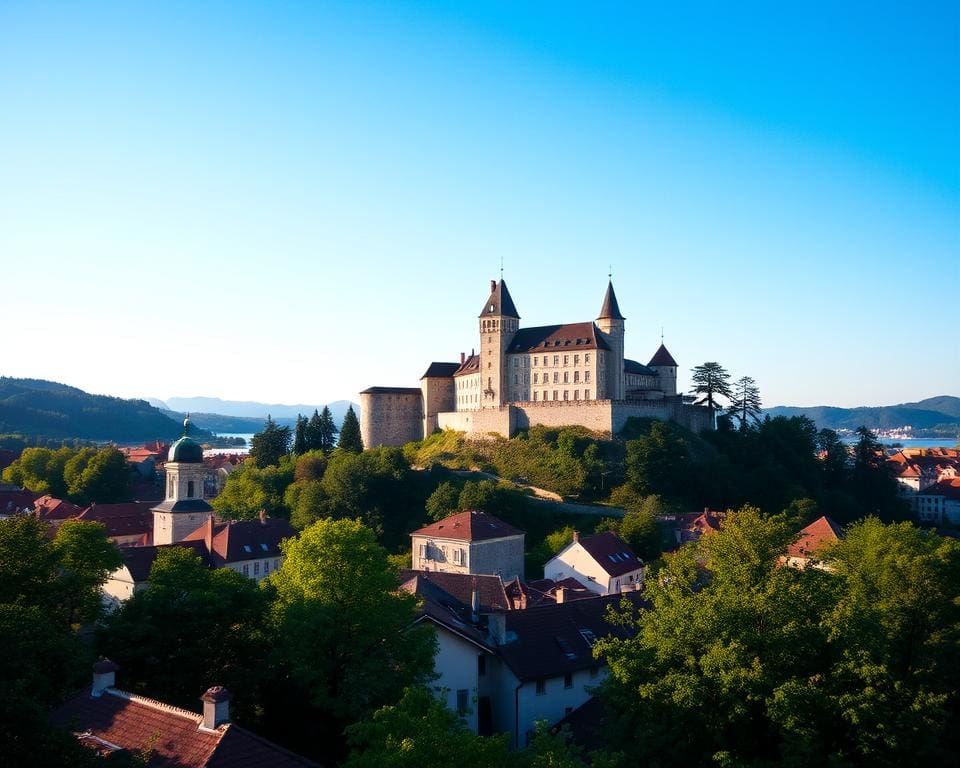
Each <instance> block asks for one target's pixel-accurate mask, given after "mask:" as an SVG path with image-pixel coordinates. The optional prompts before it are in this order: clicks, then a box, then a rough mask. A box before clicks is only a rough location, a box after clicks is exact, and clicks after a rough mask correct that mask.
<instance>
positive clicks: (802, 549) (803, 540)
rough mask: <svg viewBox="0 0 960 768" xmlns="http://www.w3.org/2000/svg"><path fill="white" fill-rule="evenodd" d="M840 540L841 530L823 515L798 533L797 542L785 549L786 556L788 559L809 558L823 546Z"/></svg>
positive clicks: (841, 536)
mask: <svg viewBox="0 0 960 768" xmlns="http://www.w3.org/2000/svg"><path fill="white" fill-rule="evenodd" d="M842 538H843V529H842V528H840V526H839V525H837V524H836V523H835V522H834V521H833V520H831V519H830V518H829V517H827V516H826V515H824V516H822V517H818V518H817V519H816V520H814V521H813V522H812V523H810V525H808V526H807V527H806V528H803V529H802V530H801V531H800V533H799V535H798V536H797V540H796V541H795V542H793V544H791V545H790V546H789V547H787V554H788V555H790V557H810V555H811V554H813V553H814V552H816V551H817V550H818V549H820V547H822V546H823V545H824V544H829V543H831V542H834V541H839V540H840V539H842Z"/></svg>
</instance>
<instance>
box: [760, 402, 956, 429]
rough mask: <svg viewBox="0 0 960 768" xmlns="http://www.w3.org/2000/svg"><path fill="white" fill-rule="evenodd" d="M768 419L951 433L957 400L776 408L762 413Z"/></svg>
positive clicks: (834, 425) (819, 424)
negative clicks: (796, 418) (801, 418)
mask: <svg viewBox="0 0 960 768" xmlns="http://www.w3.org/2000/svg"><path fill="white" fill-rule="evenodd" d="M764 413H765V414H769V415H770V416H807V417H808V418H810V419H812V420H813V421H814V422H816V424H817V426H818V427H819V428H821V429H824V428H826V429H856V428H857V427H860V426H865V427H868V428H870V429H893V428H896V427H904V426H911V427H913V428H914V430H936V431H944V432H951V430H952V431H953V432H954V433H955V432H956V429H954V428H957V429H960V397H954V396H952V395H939V396H937V397H928V398H926V399H925V400H920V401H918V402H914V403H900V404H898V405H885V406H875V407H868V406H861V407H857V408H838V407H836V406H829V405H817V406H810V407H799V406H785V405H778V406H775V407H773V408H767V409H765V410H764Z"/></svg>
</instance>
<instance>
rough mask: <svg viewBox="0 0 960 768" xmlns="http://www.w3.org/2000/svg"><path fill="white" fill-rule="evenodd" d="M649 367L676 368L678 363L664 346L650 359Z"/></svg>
mask: <svg viewBox="0 0 960 768" xmlns="http://www.w3.org/2000/svg"><path fill="white" fill-rule="evenodd" d="M647 365H664V366H666V365H671V366H673V367H674V368H676V367H677V361H676V360H674V359H673V355H671V354H670V353H669V352H668V351H667V348H666V347H665V346H663V344H661V345H660V348H659V349H658V350H657V351H656V352H654V353H653V357H651V358H650V362H649V363H647Z"/></svg>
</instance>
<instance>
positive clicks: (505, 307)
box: [480, 277, 520, 320]
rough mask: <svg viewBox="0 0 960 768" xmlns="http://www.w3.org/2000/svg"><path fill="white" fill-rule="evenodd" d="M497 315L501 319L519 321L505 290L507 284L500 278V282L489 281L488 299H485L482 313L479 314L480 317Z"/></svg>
mask: <svg viewBox="0 0 960 768" xmlns="http://www.w3.org/2000/svg"><path fill="white" fill-rule="evenodd" d="M497 315H499V316H501V317H515V318H516V319H517V320H519V319H520V315H519V313H518V312H517V308H516V306H515V305H514V303H513V299H512V298H511V296H510V291H508V290H507V284H506V283H505V282H504V280H503V278H502V277H501V278H500V282H497V281H496V280H491V281H490V298H489V299H487V303H486V304H484V305H483V311H482V312H481V313H480V317H489V316H497Z"/></svg>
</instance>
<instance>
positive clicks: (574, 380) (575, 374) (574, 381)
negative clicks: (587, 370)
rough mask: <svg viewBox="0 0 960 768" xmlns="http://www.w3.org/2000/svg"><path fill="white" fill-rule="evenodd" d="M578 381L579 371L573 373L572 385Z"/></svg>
mask: <svg viewBox="0 0 960 768" xmlns="http://www.w3.org/2000/svg"><path fill="white" fill-rule="evenodd" d="M579 381H580V371H574V372H573V383H574V384H577V383H579Z"/></svg>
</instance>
